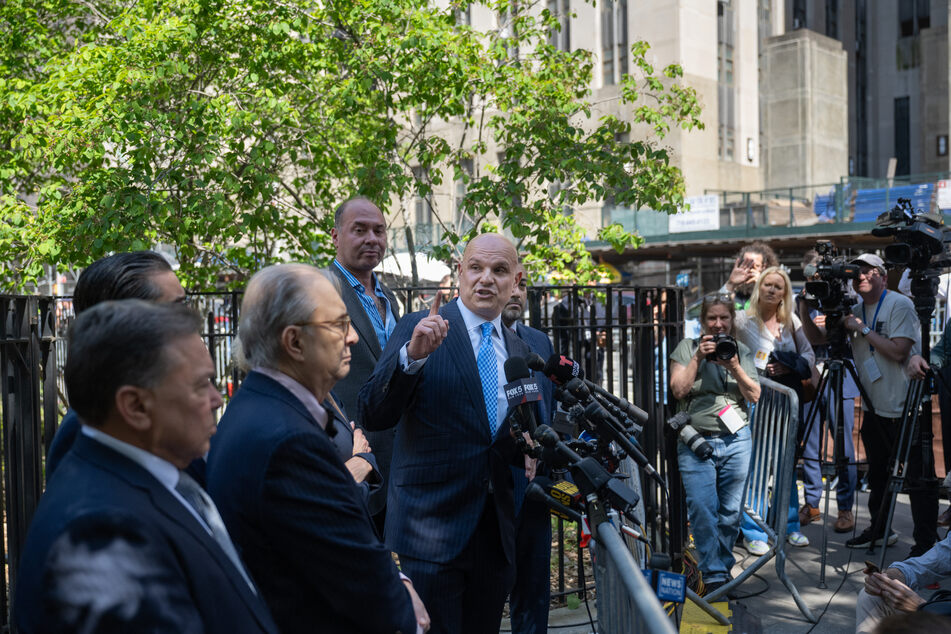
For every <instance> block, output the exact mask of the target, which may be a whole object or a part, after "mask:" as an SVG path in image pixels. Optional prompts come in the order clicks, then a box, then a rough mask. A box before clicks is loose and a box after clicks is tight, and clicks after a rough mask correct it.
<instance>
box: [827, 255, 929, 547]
mask: <svg viewBox="0 0 951 634" xmlns="http://www.w3.org/2000/svg"><path fill="white" fill-rule="evenodd" d="M852 264H857V265H859V267H860V268H859V277H858V279H856V280H854V281H853V282H852V286H853V288H854V289H855V291H856V292H857V293H858V294H859V297H861V300H862V301H861V302H860V303H858V304H857V305H855V306H853V307H852V314H851V315H849V316H848V317H847V318H845V320H844V322H843V325H844V326H845V329H846V330H847V331H849V332H850V333H851V336H852V339H853V341H852V352H853V354H854V357H855V366H856V370H857V371H858V375H859V381H860V382H861V383H862V387H863V388H865V391H866V392H867V393H869V394H874V395H875V398H874V403H873V405H874V408H875V411H871V410H870V409H869V408H868V404H867V403H865V402H863V403H862V409H863V410H864V411H865V416H864V421H863V424H862V432H861V435H862V442H863V444H864V445H865V453H866V456H867V459H868V483H869V497H868V507H869V513H870V515H871V526H870V527H869V528H867V529H866V530H865V531H863V532H862V534H861V535H859V536H858V537H855V538H853V539H850V540H848V541H847V542H846V546H848V547H850V548H867V547H868V546H869V545H870V544H872V542H873V540H874V542H875V543H876V544H878V543H880V542H881V540H882V537H883V534H882V533H884V522H883V521H882V522H880V521H879V513H880V512H881V508H880V507H881V503H882V500H883V499H884V497H885V493H886V491H885V488H886V484H887V482H888V477H889V472H890V464H891V461H892V460H893V459H894V456H893V455H892V452H893V449H894V448H895V447H897V446H898V444H899V443H898V435H899V432H900V431H901V427H902V419H901V417H902V410H903V408H904V405H905V395H906V392H907V390H908V384H909V380H910V379H909V377H908V374H907V373H906V364H907V362H908V360H909V357H910V356H911V355H914V354H918V353H919V352H920V346H921V326H920V324H919V321H918V316H917V314H916V313H915V307H914V304H913V303H912V301H911V300H910V299H908V298H907V297H905V296H904V295H902V294H901V293H894V292H893V293H890V292H888V290H887V288H886V283H887V277H886V275H887V273H886V271H885V263H884V261H883V260H882V258H880V257H878V256H877V255H874V254H871V253H865V254H862V255H861V256H859V257H858V258H855V259H854V260H852ZM905 476H906V477H907V478H908V480H909V481H910V482H911V483H912V486H911V488H910V490H909V498H910V500H911V513H912V520H913V521H914V525H915V528H914V540H915V544H914V546H913V547H912V549H911V554H910V556H911V557H916V556H918V555H921V554H924V553H925V552H926V551H927V550H928V549H930V548H931V547H932V546H933V545H934V543H935V542H936V541H937V538H938V533H937V517H938V498H937V491H936V490H935V491H932V490H924V489H921V488H917V487H915V482H916V480H918V479H919V477H920V476H921V454H920V452H917V451H912V452H911V453H910V455H909V458H908V464H906V465H905ZM887 539H888V543H889V544H892V543H894V541H895V540H896V539H897V536H896V535H895V534H894V533H892V534H891V535H889V536H888V538H887Z"/></svg>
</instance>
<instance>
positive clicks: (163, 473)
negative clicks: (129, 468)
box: [80, 425, 179, 489]
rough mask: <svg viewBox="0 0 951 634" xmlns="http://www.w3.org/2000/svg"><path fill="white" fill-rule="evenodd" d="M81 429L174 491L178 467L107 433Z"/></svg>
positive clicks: (84, 426) (85, 428) (86, 426)
mask: <svg viewBox="0 0 951 634" xmlns="http://www.w3.org/2000/svg"><path fill="white" fill-rule="evenodd" d="M80 429H81V431H82V433H83V434H84V435H86V436H88V437H89V438H92V439H93V440H94V441H96V442H98V443H99V444H101V445H105V446H106V447H109V448H110V449H112V450H113V451H116V452H118V453H120V454H122V455H123V456H125V457H126V458H128V459H129V460H131V461H133V462H134V463H136V464H137V465H139V466H140V467H142V468H143V469H145V470H146V471H148V472H149V473H151V474H152V476H154V477H155V479H156V480H158V481H159V482H160V483H161V484H162V486H164V487H165V488H166V489H174V488H175V486H176V485H177V484H178V477H179V472H178V467H176V466H175V465H173V464H172V463H171V462H169V461H167V460H164V459H162V458H159V457H158V456H156V455H155V454H154V453H149V452H148V451H146V450H145V449H140V448H139V447H135V446H133V445H130V444H129V443H127V442H125V441H122V440H119V439H118V438H116V437H114V436H110V435H109V434H107V433H106V432H104V431H102V430H100V429H97V428H95V427H92V426H90V425H83V426H82V427H81V428H80Z"/></svg>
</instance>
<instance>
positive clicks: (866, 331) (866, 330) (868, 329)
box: [862, 326, 872, 337]
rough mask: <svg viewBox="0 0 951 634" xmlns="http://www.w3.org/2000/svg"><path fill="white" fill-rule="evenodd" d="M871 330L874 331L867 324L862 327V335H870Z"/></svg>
mask: <svg viewBox="0 0 951 634" xmlns="http://www.w3.org/2000/svg"><path fill="white" fill-rule="evenodd" d="M870 332H872V329H871V328H869V327H868V326H866V327H865V328H862V336H863V337H867V336H868V333H870Z"/></svg>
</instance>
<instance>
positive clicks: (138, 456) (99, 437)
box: [80, 425, 214, 537]
mask: <svg viewBox="0 0 951 634" xmlns="http://www.w3.org/2000/svg"><path fill="white" fill-rule="evenodd" d="M80 431H81V432H82V434H83V435H85V436H88V437H89V438H91V439H93V440H94V441H96V442H98V443H99V444H100V445H105V446H106V447H109V448H110V449H112V450H113V451H115V452H117V453H120V454H122V455H123V456H125V457H126V458H128V459H129V460H131V461H132V462H134V463H136V464H137V465H139V466H140V467H142V468H143V469H145V470H146V471H148V472H149V473H150V474H151V475H152V477H154V478H155V479H156V480H158V481H159V483H160V484H161V485H162V486H163V487H165V488H166V489H168V492H169V493H171V494H172V497H174V498H175V499H176V500H178V501H179V502H180V503H181V505H182V506H184V507H185V509H186V510H187V511H188V512H189V513H191V516H192V517H194V518H195V519H196V520H197V521H198V523H199V524H201V527H202V528H204V529H205V531H206V532H207V533H208V534H209V535H211V536H212V537H214V535H213V533H212V532H211V528H210V527H209V526H208V524H206V523H205V520H204V519H202V517H201V515H199V514H198V511H196V510H195V509H194V507H192V505H191V504H189V503H188V502H187V501H186V500H185V498H183V497H182V495H181V493H179V492H178V491H176V490H175V487H176V486H177V485H178V478H179V469H178V467H176V466H175V465H173V464H172V463H171V462H169V461H167V460H164V459H162V458H159V457H158V456H156V455H155V454H154V453H149V452H148V451H146V450H144V449H139V448H138V447H134V446H132V445H130V444H129V443H127V442H124V441H122V440H119V439H118V438H115V437H113V436H110V435H109V434H107V433H105V432H102V431H100V430H99V429H96V428H95V427H92V426H91V425H82V426H81V427H80Z"/></svg>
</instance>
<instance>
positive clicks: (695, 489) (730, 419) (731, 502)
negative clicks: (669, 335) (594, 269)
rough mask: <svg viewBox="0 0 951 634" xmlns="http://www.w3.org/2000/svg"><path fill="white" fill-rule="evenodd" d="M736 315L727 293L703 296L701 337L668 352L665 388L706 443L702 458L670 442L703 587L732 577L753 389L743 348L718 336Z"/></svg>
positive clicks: (750, 366)
mask: <svg viewBox="0 0 951 634" xmlns="http://www.w3.org/2000/svg"><path fill="white" fill-rule="evenodd" d="M735 319H736V309H735V308H734V306H733V300H732V298H731V297H729V296H728V295H710V296H707V297H705V298H704V300H703V303H702V304H701V306H700V324H701V332H702V335H701V337H700V339H699V340H695V339H684V340H683V341H681V342H680V344H678V346H677V348H676V349H675V350H674V352H673V354H671V355H670V359H671V376H670V388H671V391H672V392H673V395H674V397H675V398H676V399H677V400H678V410H680V411H686V412H687V413H688V414H690V418H691V424H692V426H693V427H694V428H695V429H696V430H697V432H699V433H700V434H701V435H703V436H704V438H705V440H706V441H707V443H708V444H709V445H710V446H711V447H712V449H713V453H712V455H710V456H709V457H707V458H701V457H699V456H698V455H697V454H695V453H694V452H693V451H691V449H690V448H688V447H687V446H686V445H685V444H684V443H683V441H682V440H681V441H680V442H678V443H677V459H678V463H679V466H680V474H681V479H682V480H683V485H684V490H685V492H686V497H687V517H688V519H689V520H690V527H691V531H692V533H693V539H694V544H695V545H696V549H697V559H698V562H699V567H700V572H701V574H702V575H703V582H704V585H705V591H706V592H707V593H709V592H712V591H713V590H715V589H717V588H719V587H720V586H722V585H723V584H724V583H726V582H727V581H728V580H729V579H730V578H731V576H730V570H731V569H732V568H733V564H734V563H735V561H736V560H735V559H734V557H733V544H734V542H735V541H736V536H737V534H738V532H739V529H740V515H741V510H742V508H741V502H742V500H743V489H744V487H745V486H746V476H747V473H748V472H749V468H750V452H751V447H752V443H751V440H750V429H749V413H748V412H747V403H748V402H750V403H755V402H756V401H757V400H758V399H759V394H760V387H759V382H758V381H757V379H756V368H755V366H754V364H753V355H752V353H751V352H750V349H749V348H748V347H747V346H745V345H744V344H742V343H740V342H736V341H735V340H732V343H733V344H735V346H731V345H730V343H731V340H724V339H725V338H724V335H729V336H730V337H731V338H732V337H733V336H734V335H735V331H734V321H735ZM733 350H735V352H733ZM731 353H732V354H731ZM724 408H727V409H725V410H724ZM721 412H722V413H721ZM681 438H682V436H681Z"/></svg>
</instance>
